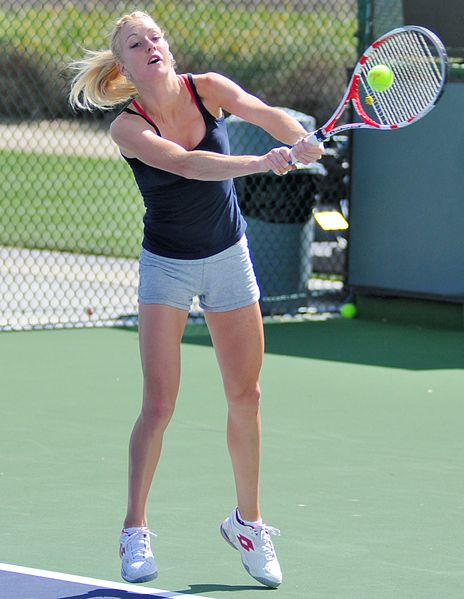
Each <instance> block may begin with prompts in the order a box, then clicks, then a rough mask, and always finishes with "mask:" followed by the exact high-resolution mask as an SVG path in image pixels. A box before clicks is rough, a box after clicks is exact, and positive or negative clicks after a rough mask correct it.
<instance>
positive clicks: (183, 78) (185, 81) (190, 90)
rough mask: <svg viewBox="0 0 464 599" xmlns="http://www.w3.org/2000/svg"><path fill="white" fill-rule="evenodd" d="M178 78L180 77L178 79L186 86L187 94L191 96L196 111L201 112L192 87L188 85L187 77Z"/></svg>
mask: <svg viewBox="0 0 464 599" xmlns="http://www.w3.org/2000/svg"><path fill="white" fill-rule="evenodd" d="M179 77H180V78H181V79H182V81H183V82H184V83H185V85H186V87H187V89H188V90H189V92H190V95H191V96H192V99H193V101H194V102H195V104H196V106H197V108H198V110H199V111H200V112H201V106H200V103H199V102H198V100H197V97H196V96H195V94H194V92H193V89H192V86H191V85H190V81H189V78H188V75H179Z"/></svg>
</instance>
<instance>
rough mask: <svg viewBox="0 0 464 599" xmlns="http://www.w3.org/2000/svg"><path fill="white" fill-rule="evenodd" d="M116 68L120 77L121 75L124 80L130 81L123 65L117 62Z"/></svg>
mask: <svg viewBox="0 0 464 599" xmlns="http://www.w3.org/2000/svg"><path fill="white" fill-rule="evenodd" d="M116 66H117V69H118V71H119V74H120V75H122V76H123V77H125V78H126V79H130V76H129V73H128V72H127V69H126V67H125V66H124V65H123V64H121V63H120V62H118V63H117V65H116Z"/></svg>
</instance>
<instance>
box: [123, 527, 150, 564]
mask: <svg viewBox="0 0 464 599" xmlns="http://www.w3.org/2000/svg"><path fill="white" fill-rule="evenodd" d="M149 535H151V536H152V537H156V536H157V535H156V533H154V532H152V531H151V530H148V528H140V529H139V530H135V531H134V532H131V533H129V534H127V533H126V534H124V535H123V536H122V539H121V549H120V552H121V554H124V553H130V555H131V558H132V560H133V561H137V559H140V560H144V559H146V557H147V554H148V552H149V550H150V540H149Z"/></svg>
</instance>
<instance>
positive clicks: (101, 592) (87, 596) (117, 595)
mask: <svg viewBox="0 0 464 599" xmlns="http://www.w3.org/2000/svg"><path fill="white" fill-rule="evenodd" d="M270 590H272V589H269V588H267V587H264V586H253V585H227V584H191V585H189V588H188V589H182V590H178V591H173V592H172V597H173V599H175V597H176V593H181V594H184V595H199V594H200V593H214V592H219V591H221V592H234V591H270ZM170 596H171V594H170V593H163V594H162V595H153V599H156V598H157V597H159V598H160V599H161V598H163V599H168V597H170ZM140 597H141V595H140V594H139V593H135V592H134V593H131V592H130V591H118V590H116V589H114V590H113V589H94V590H92V591H87V592H85V593H78V594H77V595H66V596H62V597H60V598H59V599H100V598H102V599H103V598H105V599H140Z"/></svg>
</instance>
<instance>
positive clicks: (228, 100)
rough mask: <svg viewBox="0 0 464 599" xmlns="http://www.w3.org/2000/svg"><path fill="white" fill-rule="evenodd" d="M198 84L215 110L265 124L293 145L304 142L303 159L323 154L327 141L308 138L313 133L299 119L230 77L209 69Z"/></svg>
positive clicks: (198, 78) (300, 151)
mask: <svg viewBox="0 0 464 599" xmlns="http://www.w3.org/2000/svg"><path fill="white" fill-rule="evenodd" d="M195 85H196V88H197V90H198V93H199V94H200V96H201V98H202V100H203V102H204V104H205V106H206V107H207V108H208V109H209V110H210V111H211V112H213V114H214V113H215V112H217V110H218V107H220V108H223V109H224V110H226V111H227V112H230V113H231V114H234V115H236V116H238V117H240V118H242V119H244V120H245V121H248V122H249V123H252V124H253V125H257V126H258V127H261V128H262V129H264V130H265V131H267V132H268V133H269V134H270V135H272V137H274V138H275V139H277V140H279V141H281V142H283V143H285V144H289V145H291V146H293V145H295V144H296V143H297V142H300V143H298V145H297V147H296V148H295V154H296V156H297V158H298V159H299V160H301V161H302V162H305V163H307V164H309V163H310V162H314V161H316V160H319V159H320V158H321V156H322V154H323V151H324V148H323V145H322V144H318V145H314V144H311V143H309V142H307V141H304V140H305V138H306V137H307V136H308V135H309V133H308V132H307V131H306V129H305V128H304V127H303V126H302V125H301V124H300V123H299V122H298V121H297V120H296V119H294V118H293V117H291V116H290V115H289V114H287V113H286V112H285V111H283V110H280V109H279V108H274V107H272V106H268V105H267V104H265V103H264V102H263V101H262V100H260V99H259V98H257V97H256V96H253V95H252V94H249V93H248V92H246V91H245V90H244V89H242V88H241V87H240V86H239V85H237V84H236V83H234V82H233V81H231V80H230V79H227V78H226V77H223V76H222V75H219V74H217V73H205V74H203V75H195Z"/></svg>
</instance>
